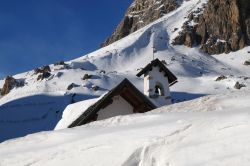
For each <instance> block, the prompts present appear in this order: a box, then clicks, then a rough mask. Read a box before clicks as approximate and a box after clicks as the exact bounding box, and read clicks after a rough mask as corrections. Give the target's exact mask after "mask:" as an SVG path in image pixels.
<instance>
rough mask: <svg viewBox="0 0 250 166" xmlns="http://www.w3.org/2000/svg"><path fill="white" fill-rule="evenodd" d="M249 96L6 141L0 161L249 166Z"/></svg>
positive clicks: (203, 101)
mask: <svg viewBox="0 0 250 166" xmlns="http://www.w3.org/2000/svg"><path fill="white" fill-rule="evenodd" d="M249 100H250V94H249V92H244V91H242V92H234V93H227V94H220V95H212V96H206V97H203V98H200V99H196V100H193V101H188V102H183V103H179V104H176V105H172V106H170V107H162V108H159V109H156V110H154V111H152V112H148V113H146V114H134V115H130V116H119V117H114V118H111V119H107V120H104V121H98V122H94V123H91V124H88V125H85V126H80V127H76V128H74V129H65V130H56V131H51V132H42V133H38V134H33V135H29V136H26V137H23V138H19V139H16V140H11V141H6V142H4V143H2V144H0V156H1V159H0V165H1V166H11V165H20V166H24V165H32V166H40V165H41V166H44V165H46V166H50V165H51V166H54V165H65V166H66V165H74V166H78V165H79V166H80V165H84V166H92V165H94V166H104V165H108V166H119V165H121V166H163V165H177V166H196V165H208V166H211V165H218V166H219V165H220V166H221V165H225V166H227V165H239V164H240V165H242V166H244V165H245V166H248V165H249V163H250V143H249V139H250V133H249V128H250V114H249V110H250V102H249Z"/></svg>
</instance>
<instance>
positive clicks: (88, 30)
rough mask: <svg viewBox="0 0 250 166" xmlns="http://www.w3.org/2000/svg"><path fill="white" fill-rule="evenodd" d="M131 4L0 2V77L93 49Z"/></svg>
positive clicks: (117, 0) (108, 0)
mask: <svg viewBox="0 0 250 166" xmlns="http://www.w3.org/2000/svg"><path fill="white" fill-rule="evenodd" d="M131 2H132V0H0V20H1V21H0V77H1V76H3V75H13V74H15V73H20V72H23V71H27V70H31V69H33V68H35V67H38V66H42V65H45V64H51V63H54V62H56V61H59V60H70V59H73V58H76V57H79V56H81V55H84V54H86V53H88V52H91V51H94V50H95V49H97V48H98V47H99V46H100V44H101V42H103V41H104V40H105V39H106V38H107V37H108V36H109V35H110V34H111V33H112V32H113V30H114V29H115V27H116V26H117V24H118V23H119V22H120V20H121V18H122V17H123V15H124V13H125V11H126V9H127V8H128V6H129V5H130V3H131Z"/></svg>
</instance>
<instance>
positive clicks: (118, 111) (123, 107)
mask: <svg viewBox="0 0 250 166" xmlns="http://www.w3.org/2000/svg"><path fill="white" fill-rule="evenodd" d="M128 114H133V106H131V105H130V104H129V103H128V102H127V101H126V100H125V99H123V98H122V97H121V96H114V97H113V103H112V104H111V105H109V106H107V107H106V108H104V109H101V110H100V111H99V112H98V118H97V120H103V119H107V118H111V117H114V116H118V115H128Z"/></svg>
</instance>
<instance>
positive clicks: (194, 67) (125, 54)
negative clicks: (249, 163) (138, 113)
mask: <svg viewBox="0 0 250 166" xmlns="http://www.w3.org/2000/svg"><path fill="white" fill-rule="evenodd" d="M180 2H181V1H180ZM204 3H206V0H190V1H184V2H183V3H182V4H181V6H180V7H179V8H178V9H177V10H175V11H173V12H171V13H169V14H168V15H166V16H164V17H163V18H161V19H159V20H157V21H155V22H154V23H152V24H150V25H148V26H146V27H145V28H142V29H140V30H138V31H137V32H135V33H133V34H131V35H129V36H128V37H125V38H124V39H122V40H120V41H118V42H116V43H114V44H112V45H110V46H108V47H105V48H102V49H100V50H97V51H95V52H93V53H90V54H88V55H84V56H81V57H80V58H78V59H75V60H72V61H69V62H67V63H68V64H69V66H70V69H59V68H58V66H54V65H50V67H51V69H52V72H51V73H52V76H51V77H50V78H49V79H47V80H43V81H37V75H34V72H33V71H29V72H26V73H22V74H18V75H16V76H14V77H15V78H22V79H23V78H24V79H25V82H26V85H25V86H24V87H22V88H16V89H13V90H12V91H11V92H10V93H9V94H8V95H6V96H4V97H2V98H0V142H1V141H4V140H7V139H10V138H16V137H20V136H24V135H27V134H30V133H34V132H39V131H46V130H53V129H54V127H55V126H56V124H57V123H58V121H59V120H60V119H61V118H62V114H63V110H64V109H65V108H66V106H67V105H68V104H70V103H71V102H72V100H74V102H77V101H82V100H87V99H93V98H96V97H99V96H100V95H102V94H104V93H105V92H107V91H108V90H110V89H112V88H113V87H114V86H115V85H117V84H118V83H119V82H120V81H121V80H122V79H124V78H125V77H126V78H128V79H129V80H130V81H131V82H133V83H134V84H135V85H136V87H137V88H138V89H140V90H142V89H143V78H137V77H136V76H135V75H136V74H137V72H138V71H139V70H140V69H141V68H142V67H144V66H145V65H146V64H148V63H149V62H150V61H151V60H152V59H153V57H152V46H153V45H154V46H155V48H156V50H157V53H156V54H155V57H156V58H159V59H160V60H165V61H166V63H167V67H168V68H169V69H170V70H171V71H172V72H173V73H174V74H175V75H176V76H177V77H178V83H177V84H175V85H174V86H172V87H171V92H172V97H173V99H174V102H175V103H179V102H182V101H187V100H192V99H196V98H199V97H202V96H206V95H209V94H225V93H231V92H238V91H239V92H242V93H246V92H248V90H249V87H250V86H249V82H250V79H247V77H250V74H249V66H244V65H243V63H244V61H245V60H249V59H250V53H248V51H250V47H246V48H245V49H243V50H240V51H238V52H234V53H230V54H227V55H215V56H209V55H205V54H204V53H201V52H200V51H199V49H198V48H187V47H184V46H172V45H171V41H172V39H173V38H174V37H175V36H176V35H177V33H178V31H179V30H180V29H181V26H182V24H183V22H185V18H186V17H187V16H188V14H189V13H190V12H191V11H193V10H196V9H197V8H198V7H202V5H203V4H204ZM175 28H179V30H177V31H175V32H173V30H174V29H175ZM102 70H105V74H104V72H103V71H102ZM86 73H87V74H90V75H93V77H92V78H91V79H88V80H82V78H83V76H84V74H86ZM222 74H223V75H225V76H227V77H228V79H225V80H222V81H215V79H216V78H217V77H218V76H220V75H222ZM237 81H239V82H240V83H242V84H245V85H246V87H245V88H242V89H241V90H236V89H234V85H235V83H236V82H237ZM3 83H4V81H3V80H0V87H2V85H3ZM71 83H75V84H76V85H77V86H76V87H75V88H73V89H72V90H67V87H68V85H70V84H71ZM93 86H98V87H100V89H99V90H98V91H94V90H93V89H92V87H93ZM74 94H75V95H74ZM237 102H238V100H237ZM232 103H236V102H234V101H232ZM211 106H213V105H211ZM171 107H172V106H171ZM173 107H175V106H174V105H173ZM201 111H202V110H201ZM195 114H199V115H200V117H202V116H203V113H195ZM211 114H213V113H211ZM223 115H224V113H221V116H222V117H223ZM158 116H159V118H160V119H161V115H158ZM168 116H169V115H168ZM185 116H186V115H185ZM211 116H213V115H211ZM214 116H217V114H216V115H214ZM218 116H219V115H218ZM226 116H229V115H228V114H227V113H226V114H225V117H226ZM132 117H134V116H132ZM205 117H206V115H204V117H203V118H205ZM144 118H146V119H147V117H144V116H143V119H141V121H144V120H146V119H144ZM163 118H164V115H163ZM220 118H221V117H220ZM125 119H126V118H125ZM160 119H158V120H156V121H155V122H154V123H155V124H157V123H158V122H159V123H160ZM222 119H223V118H222ZM152 121H153V120H152ZM147 123H148V122H147ZM169 123H170V122H169ZM170 124H171V123H170ZM145 125H146V124H145ZM159 125H160V124H159ZM171 125H172V126H173V127H175V126H176V125H175V123H173V124H171ZM171 125H170V126H171ZM210 125H212V123H211V124H210ZM146 126H151V124H150V123H148V124H147V125H146ZM164 126H166V124H164ZM176 127H178V125H177V126H176ZM156 128H157V127H156ZM156 128H154V130H157V129H156ZM77 130H78V129H77ZM86 130H87V131H88V132H92V130H91V127H90V128H89V129H88V128H87V129H86ZM99 130H105V128H103V127H100V129H99ZM117 130H118V129H117ZM119 130H120V129H119ZM145 130H147V131H149V132H150V129H148V128H145ZM159 130H160V131H161V129H159ZM164 130H165V129H164ZM166 130H168V129H166ZM72 131H74V130H72ZM68 132H69V133H70V132H71V130H69V131H68ZM68 132H67V133H68ZM79 132H81V131H79ZM84 132H85V131H84ZM108 132H110V130H108ZM120 132H122V131H120ZM203 132H205V131H203ZM55 133H60V132H55ZM135 133H137V131H136V132H135ZM160 133H162V132H160ZM77 134H79V133H77ZM77 134H76V133H74V134H72V135H73V136H72V140H74V141H75V139H76V138H75V135H77ZM148 134H149V133H148ZM200 134H201V133H200ZM45 135H47V134H45ZM52 135H53V134H52ZM108 135H109V134H108ZM166 135H167V134H166ZM83 136H84V137H85V135H84V134H83ZM234 136H235V137H236V135H234ZM35 137H36V136H35ZM38 137H39V136H38ZM77 137H78V136H77ZM114 137H117V136H116V135H115V136H114ZM119 137H120V136H119ZM139 137H143V134H141V136H139ZM67 138H68V137H67ZM80 138H81V139H82V136H81V134H79V139H80ZM25 139H26V138H25ZM28 139H29V137H28ZM38 139H40V138H38ZM56 139H58V141H57V143H58V146H59V145H60V143H62V142H64V141H62V140H64V139H66V138H65V137H64V136H59V137H56ZM61 139H62V140H61ZM86 139H87V140H89V139H90V138H86ZM103 139H104V140H105V138H103ZM117 139H118V138H117ZM135 139H136V138H135ZM42 140H43V139H42V138H41V141H42ZM66 140H67V139H66ZM114 141H115V140H114ZM117 141H118V142H117V144H119V140H117ZM128 142H130V141H128ZM114 143H115V142H114ZM5 144H6V143H5ZM7 144H9V143H7ZM13 144H15V142H14V143H13ZM87 144H88V143H87ZM2 146H4V145H2ZM36 146H37V147H38V146H39V143H37V145H36ZM48 146H49V145H48ZM95 146H97V145H95ZM126 146H127V145H126ZM131 146H132V147H133V145H131ZM42 147H43V145H42V144H41V147H40V148H41V149H43V148H44V147H43V148H42ZM24 148H26V145H25V146H24ZM53 148H54V147H53ZM103 148H104V149H105V147H103ZM3 149H4V148H3ZM45 149H46V148H45ZM72 149H74V148H72ZM75 149H77V148H75ZM90 149H92V148H91V147H90ZM116 150H117V151H119V150H120V151H121V154H120V155H121V156H122V155H123V153H124V155H125V153H128V154H130V153H131V152H132V151H126V150H125V152H123V150H122V148H121V149H116ZM133 150H134V149H133ZM21 151H22V150H21ZM23 151H25V149H24V150H23ZM46 151H47V150H45V152H44V154H46V153H47V152H46ZM90 151H91V150H90ZM138 151H140V150H138ZM11 153H14V152H10V153H7V152H6V153H4V154H5V155H7V156H8V155H11ZM58 153H63V150H62V152H57V153H56V154H54V155H55V156H56V155H57V154H58ZM65 153H66V152H65ZM94 153H95V152H93V154H94ZM133 153H134V152H133ZM135 153H136V152H135ZM194 153H195V152H194ZM194 153H192V155H194ZM197 153H198V152H197ZM32 154H33V152H32ZM32 154H30V155H32ZM100 154H101V153H100ZM106 154H107V155H108V153H106ZM138 154H140V152H138ZM34 155H35V154H34ZM17 156H18V155H17ZM41 156H43V155H42V154H41ZM125 156H126V155H125ZM0 157H1V159H0V161H2V155H1V156H0ZM15 157H16V156H15ZM19 157H22V153H21V152H20V156H19ZM52 157H53V155H52ZM5 158H8V157H5ZM17 158H18V157H17ZM83 159H84V158H83ZM83 159H82V160H83ZM27 160H28V159H27ZM30 160H32V157H30ZM89 160H90V161H88V163H91V161H92V160H93V162H94V161H98V159H94V158H92V159H89ZM112 160H115V159H112ZM112 160H111V159H110V161H112ZM204 160H205V159H204ZM13 161H15V160H13ZM16 161H17V160H16ZM46 161H48V162H49V160H48V158H47V159H46ZM0 165H1V164H0ZM31 165H32V163H31ZM103 165H105V164H103ZM166 165H167V164H166ZM197 165H200V163H198V164H197Z"/></svg>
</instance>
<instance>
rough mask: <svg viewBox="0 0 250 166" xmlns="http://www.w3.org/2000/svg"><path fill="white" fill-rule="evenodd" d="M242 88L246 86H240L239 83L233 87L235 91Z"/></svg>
mask: <svg viewBox="0 0 250 166" xmlns="http://www.w3.org/2000/svg"><path fill="white" fill-rule="evenodd" d="M243 87H246V85H245V84H240V83H239V82H236V83H235V85H234V88H235V89H241V88H243Z"/></svg>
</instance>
